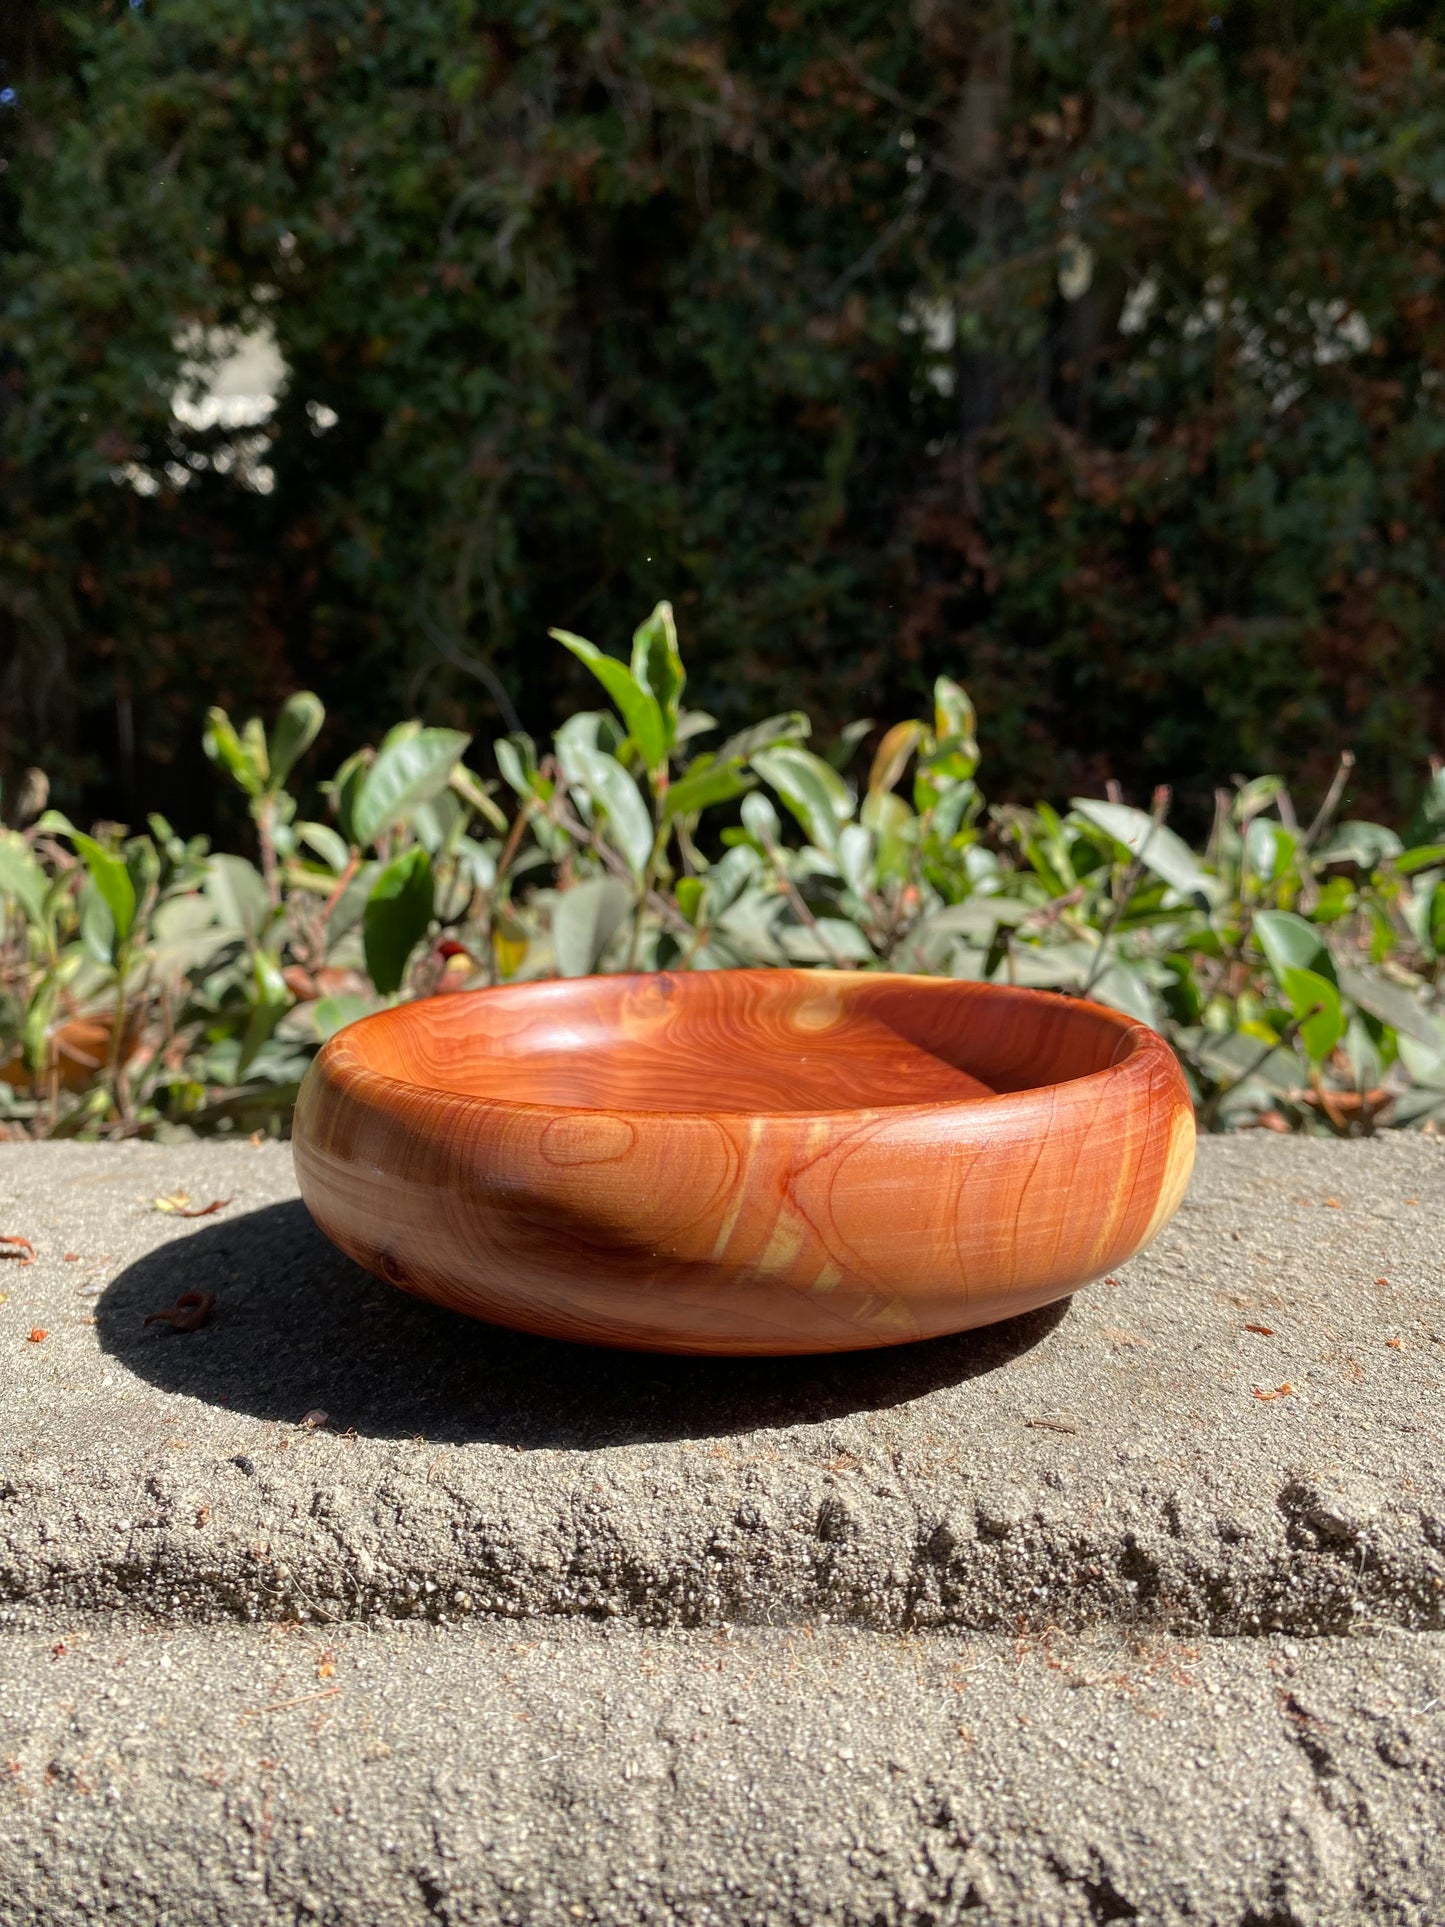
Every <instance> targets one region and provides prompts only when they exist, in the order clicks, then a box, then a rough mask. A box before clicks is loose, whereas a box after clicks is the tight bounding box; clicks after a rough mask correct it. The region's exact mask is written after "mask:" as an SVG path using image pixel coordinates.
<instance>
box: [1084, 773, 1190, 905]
mask: <svg viewBox="0 0 1445 1927" xmlns="http://www.w3.org/2000/svg"><path fill="white" fill-rule="evenodd" d="M1069 803H1070V807H1071V808H1072V809H1073V812H1074V814H1075V815H1076V816H1082V817H1083V819H1084V821H1085V822H1086V823H1092V824H1093V826H1094V827H1095V829H1099V830H1102V831H1103V832H1104V834H1105V836H1109V837H1112V838H1113V840H1114V841H1115V842H1116V843H1122V844H1123V846H1124V848H1125V849H1126V850H1127V851H1128V852H1129V854H1130V856H1135V857H1139V859H1140V861H1141V862H1142V863H1143V865H1144V868H1145V869H1146V870H1152V871H1153V872H1154V874H1155V876H1156V877H1160V878H1162V879H1163V881H1164V882H1165V883H1167V884H1168V885H1169V886H1170V888H1171V889H1173V890H1178V891H1181V892H1182V893H1183V894H1184V895H1185V896H1201V897H1203V898H1204V899H1205V901H1206V902H1213V901H1214V900H1215V899H1216V898H1217V897H1218V895H1219V881H1218V879H1217V878H1216V877H1212V876H1209V875H1208V874H1207V873H1206V872H1205V871H1204V869H1203V868H1201V866H1200V863H1199V859H1198V858H1197V857H1196V856H1195V854H1194V852H1193V851H1192V850H1191V849H1190V847H1189V845H1188V844H1187V843H1186V842H1185V841H1184V839H1183V837H1182V836H1177V835H1176V834H1175V832H1174V831H1173V830H1171V829H1170V828H1169V826H1168V825H1167V824H1165V823H1158V824H1156V823H1155V821H1154V819H1153V817H1152V816H1149V815H1148V814H1147V813H1146V812H1145V811H1143V810H1135V809H1130V807H1129V806H1128V804H1127V803H1100V802H1098V801H1097V800H1096V799H1095V798H1093V797H1089V796H1074V797H1070V799H1069Z"/></svg>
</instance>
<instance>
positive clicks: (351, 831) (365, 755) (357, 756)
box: [321, 749, 375, 848]
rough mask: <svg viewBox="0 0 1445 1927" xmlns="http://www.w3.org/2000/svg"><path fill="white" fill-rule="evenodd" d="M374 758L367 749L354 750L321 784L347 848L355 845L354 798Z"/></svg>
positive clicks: (359, 791) (358, 793)
mask: <svg viewBox="0 0 1445 1927" xmlns="http://www.w3.org/2000/svg"><path fill="white" fill-rule="evenodd" d="M374 761H375V758H374V756H373V754H372V752H371V751H370V750H369V749H358V750H355V751H354V752H353V753H352V754H351V755H350V756H348V757H347V759H346V761H345V762H344V763H343V764H342V765H341V768H340V769H339V770H337V772H336V774H335V776H333V777H332V779H331V781H330V782H329V783H323V784H322V785H321V787H322V790H323V791H324V792H325V793H326V795H328V796H329V797H330V798H331V802H332V807H333V808H334V809H335V811H336V821H337V823H338V824H339V825H340V827H341V834H342V835H343V836H344V837H345V838H346V842H347V845H348V847H349V848H351V847H355V845H356V843H357V841H358V838H357V835H356V799H357V797H358V796H360V794H361V786H362V784H363V783H364V782H365V781H366V772H367V771H368V770H369V769H370V768H371V765H372V763H373V762H374Z"/></svg>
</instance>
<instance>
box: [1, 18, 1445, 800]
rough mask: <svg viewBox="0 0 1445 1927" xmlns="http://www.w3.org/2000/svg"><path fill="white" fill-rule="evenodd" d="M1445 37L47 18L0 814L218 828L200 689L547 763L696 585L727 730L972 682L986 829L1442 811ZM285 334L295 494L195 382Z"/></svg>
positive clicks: (280, 425) (27, 277)
mask: <svg viewBox="0 0 1445 1927" xmlns="http://www.w3.org/2000/svg"><path fill="white" fill-rule="evenodd" d="M1441 14H1442V9H1441V8H1439V7H1437V6H1432V5H1421V4H1413V5H1398V4H1397V5H1390V4H1385V3H1384V0H912V4H911V6H906V5H898V4H893V3H892V0H850V4H849V5H847V6H840V5H838V4H836V0H832V3H831V4H830V3H829V0H776V3H775V4H771V5H768V4H761V3H760V0H746V3H745V4H742V5H722V4H719V0H635V4H633V5H630V6H626V7H617V6H611V5H600V4H597V3H596V0H226V3H225V4H224V5H217V4H215V0H90V4H88V5H87V6H86V7H85V8H84V9H78V10H74V11H69V10H62V9H59V8H55V7H49V6H46V5H44V4H41V5H39V6H37V7H34V8H32V9H31V10H30V11H29V12H28V13H27V11H26V10H25V9H23V8H21V9H16V10H14V13H13V15H12V18H11V22H10V25H9V27H8V28H7V29H5V31H6V33H7V34H8V36H9V40H8V45H7V47H6V50H5V59H6V66H5V70H4V72H3V73H0V81H3V83H4V85H5V87H6V89H7V90H8V91H7V92H5V93H0V142H3V151H4V159H5V163H6V171H5V173H4V176H3V179H0V224H3V225H0V248H3V264H0V265H3V280H0V302H3V310H0V376H3V388H0V394H3V403H0V407H3V411H4V417H3V424H0V652H3V653H0V722H3V728H4V758H5V764H6V769H5V771H4V774H5V775H7V776H8V775H10V774H12V773H13V771H14V770H15V769H16V768H17V767H19V766H20V765H21V764H22V763H23V762H25V761H28V760H40V758H41V757H42V755H43V757H44V760H45V761H46V763H47V765H48V766H49V768H50V769H51V770H52V772H53V773H54V774H55V775H56V777H57V778H58V779H59V793H60V795H61V797H62V800H66V801H68V802H71V803H72V804H74V805H88V806H90V807H95V806H98V805H99V806H105V807H109V808H113V809H118V810H120V811H121V812H123V813H125V814H127V815H129V816H131V817H134V815H135V813H136V812H137V811H138V810H139V808H140V807H142V806H143V805H144V804H145V803H147V802H153V801H155V800H157V799H158V798H161V797H163V798H164V799H165V801H166V803H167V806H168V807H169V808H170V809H171V811H172V813H173V814H176V815H177V816H178V818H180V819H181V820H189V819H188V815H187V808H188V805H189V806H190V811H189V814H190V815H194V816H197V817H201V818H203V817H204V814H205V807H204V802H203V800H202V799H203V797H204V794H205V791H206V787H207V786H206V785H205V784H204V778H203V777H201V776H200V773H199V771H198V770H195V769H193V768H192V766H191V765H190V764H189V763H188V760H187V759H189V758H191V757H193V755H194V752H193V750H192V748H191V745H192V744H193V742H194V741H195V739H196V737H197V735H198V729H197V721H198V718H199V715H200V713H201V712H202V711H203V710H204V708H205V706H206V705H207V704H208V703H211V702H214V701H220V702H224V703H227V704H230V705H234V706H240V707H242V708H245V707H248V706H253V707H264V706H266V705H268V704H271V703H273V702H274V700H275V698H276V696H277V695H278V694H279V693H281V692H284V690H286V689H287V688H290V687H294V686H296V685H297V684H300V683H304V684H307V685H310V686H314V687H315V688H317V689H318V690H319V691H320V692H321V694H322V695H323V696H324V697H325V699H326V702H327V704H328V708H329V711H330V713H331V717H332V721H331V723H330V724H329V725H328V728H329V730H331V731H332V732H333V747H334V748H337V749H344V748H345V747H346V746H347V744H348V741H349V740H355V739H356V738H357V737H359V736H360V735H361V734H362V733H364V731H365V729H366V726H367V725H368V724H374V723H375V721H376V720H377V719H378V718H384V717H386V716H389V715H390V714H391V713H393V711H394V710H395V709H397V708H405V709H407V710H413V709H419V710H421V711H422V712H424V713H425V714H427V715H428V716H430V717H431V718H432V719H433V720H435V721H438V722H456V721H461V720H474V721H480V722H481V723H482V724H483V726H484V728H487V733H491V730H490V728H488V725H491V726H492V727H494V726H495V724H496V723H497V722H500V723H502V724H504V725H510V724H512V723H513V722H514V721H515V720H516V719H517V718H518V717H520V719H521V720H522V721H523V722H524V723H527V724H528V725H530V726H531V727H533V728H534V729H535V728H544V727H546V726H547V724H548V723H549V722H550V721H551V720H554V719H555V718H556V717H557V716H559V715H561V714H564V713H566V711H567V710H568V709H569V708H570V707H573V706H575V703H576V701H577V700H579V699H580V698H581V696H582V693H583V683H582V671H581V670H580V669H578V670H576V672H575V677H574V679H573V680H572V681H568V678H567V676H566V675H565V674H562V673H560V672H559V670H558V668H557V663H556V655H555V652H554V651H551V650H549V649H547V648H546V647H545V646H542V645H541V643H540V638H541V637H542V635H543V633H544V631H545V629H546V627H547V625H549V624H560V625H563V626H566V627H569V628H579V627H580V628H584V629H585V630H586V632H587V633H588V634H589V635H593V636H596V637H597V638H598V639H599V640H600V641H603V642H605V643H610V644H611V645H612V646H616V645H617V644H618V643H619V642H620V640H621V639H622V638H623V637H624V636H625V635H626V634H627V633H628V632H629V630H630V623H631V618H632V615H633V613H634V612H635V610H636V609H637V608H638V607H640V606H641V607H645V606H649V605H650V604H651V602H652V601H653V600H655V599H656V598H657V597H658V596H659V595H662V594H670V595H671V596H672V597H673V599H674V601H675V602H676V603H677V605H678V615H679V620H680V622H681V624H682V627H683V632H684V636H685V638H686V641H687V644H688V647H689V653H690V658H691V661H692V663H693V665H694V677H693V683H692V686H691V689H690V694H691V695H692V696H693V697H695V699H696V700H698V701H699V702H703V703H706V705H707V706H708V707H709V708H710V709H712V710H713V711H714V713H715V714H717V715H718V716H719V717H720V718H721V719H722V720H723V721H724V722H733V721H736V720H739V719H741V718H743V717H748V716H756V715H757V714H758V713H760V711H762V710H764V709H766V708H768V707H777V708H782V707H789V706H792V705H793V704H796V703H801V704H805V705H811V706H812V707H813V708H814V710H815V711H816V712H821V713H822V714H823V715H824V716H828V715H832V716H836V717H841V716H844V715H851V714H855V713H856V712H857V710H858V709H859V708H860V707H864V708H869V709H872V710H873V711H875V713H877V714H880V715H888V714H896V713H901V712H902V711H903V710H905V709H906V708H907V707H908V705H909V703H910V702H916V700H917V698H918V695H919V692H921V691H922V690H924V689H925V688H926V687H927V686H928V685H929V683H930V682H931V679H932V678H933V676H934V675H935V674H936V673H938V672H940V671H946V672H948V673H950V674H952V675H954V676H957V677H959V678H961V679H962V680H965V681H966V682H967V683H968V684H969V686H970V688H971V689H972V691H973V693H974V695H975V696H976V698H977V701H978V706H979V710H980V712H981V716H982V719H983V727H984V729H985V730H986V732H987V736H988V740H989V743H990V746H991V759H992V760H991V771H990V787H991V789H992V790H993V791H994V793H995V794H1010V793H1012V794H1015V795H1017V794H1021V793H1030V794H1035V793H1039V792H1044V793H1049V794H1058V793H1061V792H1063V791H1065V790H1067V789H1071V788H1088V787H1091V786H1097V785H1098V784H1099V782H1100V781H1101V780H1102V779H1104V778H1106V777H1109V776H1115V777H1117V778H1119V779H1121V780H1122V781H1123V783H1124V784H1125V786H1126V788H1128V789H1129V790H1130V791H1131V792H1133V793H1135V794H1137V793H1140V792H1142V791H1143V790H1144V789H1145V788H1146V787H1147V786H1148V785H1150V784H1151V783H1152V782H1154V781H1155V780H1157V779H1161V778H1167V779H1169V780H1171V781H1172V782H1174V783H1175V784H1176V785H1177V786H1178V788H1179V790H1180V792H1181V793H1182V795H1183V796H1184V797H1185V798H1186V799H1190V798H1192V799H1193V800H1194V803H1195V805H1196V807H1197V806H1198V805H1199V804H1200V803H1201V802H1202V801H1203V799H1204V798H1205V797H1207V794H1208V790H1209V788H1210V786H1211V785H1212V784H1213V783H1214V782H1216V781H1218V780H1220V779H1222V778H1224V777H1226V776H1227V775H1228V774H1229V773H1230V772H1232V771H1235V770H1254V769H1259V768H1262V767H1271V768H1279V769H1283V770H1285V771H1287V772H1289V774H1290V775H1291V776H1292V777H1293V778H1294V779H1295V781H1296V782H1299V783H1302V784H1303V785H1304V786H1305V787H1306V788H1308V787H1309V786H1310V785H1311V784H1312V783H1313V784H1315V785H1316V786H1318V787H1323V782H1324V778H1325V776H1326V774H1327V771H1328V767H1329V766H1330V765H1331V764H1332V762H1333V759H1334V757H1335V755H1336V754H1337V752H1338V750H1339V749H1340V748H1341V747H1343V746H1345V745H1349V746H1352V747H1353V748H1354V749H1355V750H1356V751H1357V752H1358V753H1359V756H1360V765H1359V769H1358V772H1357V777H1358V784H1357V796H1358V799H1359V802H1360V804H1368V805H1370V806H1373V807H1374V808H1376V809H1380V810H1390V809H1394V810H1395V812H1396V813H1397V814H1398V813H1399V812H1400V811H1401V810H1402V809H1404V808H1405V807H1406V806H1407V805H1408V803H1409V800H1410V797H1411V795H1412V794H1413V793H1414V791H1415V789H1416V787H1417V785H1418V782H1419V778H1420V775H1421V773H1422V769H1423V764H1424V760H1425V757H1426V755H1427V753H1428V752H1429V751H1430V749H1431V748H1432V747H1434V746H1438V745H1439V744H1440V741H1441V734H1442V721H1445V718H1442V708H1445V674H1442V672H1445V639H1442V638H1445V621H1442V618H1445V554H1442V506H1445V504H1442V470H1441V460H1442V446H1445V394H1442V370H1445V325H1442V324H1445V305H1442V295H1441V286H1440V283H1441V267H1442V259H1445V89H1442V72H1441V61H1440V48H1441V38H1440V36H1441V30H1442V19H1441ZM258 327H269V328H270V329H273V330H274V334H275V337H276V340H277V342H278V344H279V348H280V351H281V354H282V356H283V357H284V361H285V364H286V366H287V369H288V370H289V377H288V379H287V381H286V384H285V386H284V389H283V391H282V393H281V396H280V400H279V403H278V405H277V407H276V410H275V412H274V415H273V416H272V418H271V420H270V422H269V424H267V425H266V427H265V428H264V429H263V430H261V431H259V432H260V433H262V434H264V435H265V436H266V437H268V438H269V439H268V441H267V443H266V444H265V445H264V448H263V449H262V452H261V453H259V454H258V453H257V448H258V447H259V446H260V445H259V444H256V443H255V441H254V436H255V433H256V431H253V441H252V445H251V448H250V452H249V454H248V453H247V451H246V449H245V448H244V447H243V448H241V449H240V450H239V452H238V448H237V441H238V436H237V431H236V430H235V428H234V427H231V428H228V427H227V426H226V425H225V423H224V422H220V423H213V424H211V425H210V426H199V427H198V426H194V425H191V426H187V425H186V424H185V423H184V422H182V421H180V420H178V419H177V417H176V416H175V415H174V414H173V411H172V394H173V391H174V390H175V388H176V385H177V381H178V371H179V368H180V365H181V362H182V360H183V359H184V358H185V354H186V353H189V354H190V355H191V358H192V359H194V358H195V353H196V344H197V342H201V343H202V344H208V345H209V346H210V347H211V348H215V346H216V344H217V343H218V342H219V341H220V340H221V337H220V336H219V335H217V334H215V333H212V334H203V333H198V332H197V331H198V330H223V329H227V328H232V329H238V330H242V331H247V330H254V329H256V328H258ZM188 329H189V330H190V331H191V333H190V335H189V336H187V334H186V330H188ZM187 340H189V343H190V347H189V349H186V348H185V347H184V344H185V343H186V342H187ZM178 344H180V345H178ZM333 414H334V416H335V418H336V419H335V421H334V423H332V422H331V416H332V415H333ZM328 424H330V425H328ZM258 479H259V480H260V481H262V482H265V481H266V480H268V479H273V481H274V486H272V487H271V488H270V490H269V492H262V491H261V489H260V488H258V487H257V486H256V483H257V481H258ZM137 481H139V482H140V484H141V486H143V487H151V488H152V489H153V492H152V493H149V494H143V493H140V492H138V489H137V485H136V484H137ZM181 484H184V486H181ZM348 732H349V736H348ZM67 792H68V795H67Z"/></svg>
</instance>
